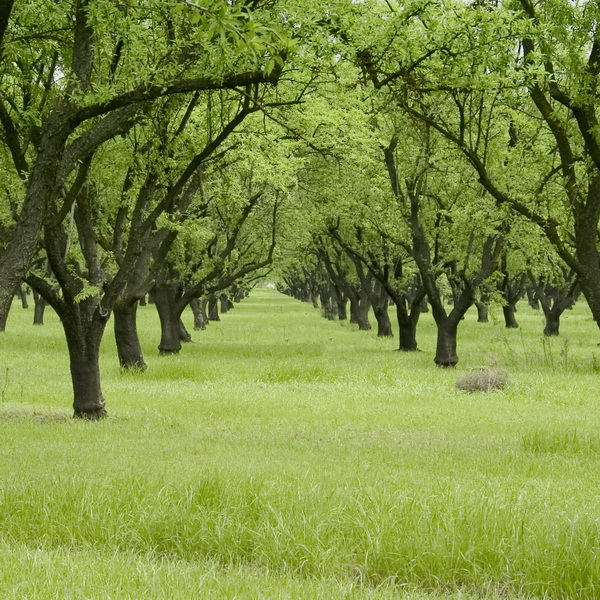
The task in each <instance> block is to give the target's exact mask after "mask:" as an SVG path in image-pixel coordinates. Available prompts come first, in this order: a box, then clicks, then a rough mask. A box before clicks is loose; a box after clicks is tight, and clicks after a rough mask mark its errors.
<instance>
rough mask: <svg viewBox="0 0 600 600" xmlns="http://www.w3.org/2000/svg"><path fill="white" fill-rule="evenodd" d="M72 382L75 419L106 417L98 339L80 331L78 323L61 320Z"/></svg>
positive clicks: (94, 335)
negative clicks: (67, 349)
mask: <svg viewBox="0 0 600 600" xmlns="http://www.w3.org/2000/svg"><path fill="white" fill-rule="evenodd" d="M63 327H64V329H65V336H66V339H67V346H68V348H69V358H70V364H71V379H72V381H73V410H74V415H73V416H75V417H78V418H82V419H90V420H96V419H100V418H102V417H105V416H106V415H107V413H106V409H105V408H104V398H103V396H102V390H101V388H100V364H99V358H100V341H101V339H102V336H101V335H97V334H91V333H88V334H87V335H86V334H85V333H84V332H83V331H82V328H81V325H80V323H78V322H77V321H75V320H73V322H71V321H70V320H65V319H64V318H63Z"/></svg>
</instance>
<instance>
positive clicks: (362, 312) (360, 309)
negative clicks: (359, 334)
mask: <svg viewBox="0 0 600 600" xmlns="http://www.w3.org/2000/svg"><path fill="white" fill-rule="evenodd" d="M370 308H371V303H370V302H369V301H368V300H367V299H366V298H364V297H361V298H360V300H359V301H358V303H357V306H356V322H357V323H358V329H359V330H360V331H369V329H371V323H370V322H369V309H370Z"/></svg>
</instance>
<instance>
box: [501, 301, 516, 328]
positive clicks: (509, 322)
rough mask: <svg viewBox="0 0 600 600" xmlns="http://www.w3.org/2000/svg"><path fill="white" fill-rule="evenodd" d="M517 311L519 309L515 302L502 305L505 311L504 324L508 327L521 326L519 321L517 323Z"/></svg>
mask: <svg viewBox="0 0 600 600" xmlns="http://www.w3.org/2000/svg"><path fill="white" fill-rule="evenodd" d="M516 311H517V309H516V307H515V305H514V304H505V305H504V306H503V307H502V312H503V313H504V325H505V327H507V328H508V329H517V328H518V327H519V323H517V319H516V317H515V312H516Z"/></svg>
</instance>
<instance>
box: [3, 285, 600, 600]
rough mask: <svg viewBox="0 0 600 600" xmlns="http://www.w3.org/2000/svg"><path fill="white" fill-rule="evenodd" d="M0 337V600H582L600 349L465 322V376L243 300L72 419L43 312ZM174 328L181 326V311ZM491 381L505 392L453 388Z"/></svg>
mask: <svg viewBox="0 0 600 600" xmlns="http://www.w3.org/2000/svg"><path fill="white" fill-rule="evenodd" d="M32 318H33V316H32V310H29V311H23V310H21V309H20V308H19V307H18V306H15V307H13V313H12V314H11V316H10V320H9V327H8V331H7V333H5V334H3V335H2V336H1V337H0V598H2V599H4V598H11V599H15V600H16V599H32V600H33V599H35V600H42V599H44V600H47V599H52V598H57V599H59V598H60V599H70V598H73V599H80V598H81V599H83V598H86V599H87V598H93V599H96V598H98V599H100V598H110V599H111V600H112V599H119V600H120V599H125V598H131V599H138V598H199V597H201V598H227V599H229V598H241V599H255V598H290V599H292V598H294V599H296V598H306V599H319V598H323V599H325V598H327V599H337V598H352V599H355V598H356V599H371V598H383V599H387V598H403V599H406V600H409V599H410V600H417V599H419V600H421V599H425V598H427V599H432V598H452V599H459V598H460V599H463V600H467V599H469V600H471V599H475V598H486V599H492V598H528V597H537V598H543V597H546V598H598V597H599V596H600V493H599V492H598V490H599V489H600V487H599V483H600V481H599V479H600V477H599V476H600V468H599V459H600V413H599V407H600V387H599V386H598V378H599V377H600V374H599V373H598V369H600V348H599V346H598V341H600V334H599V332H598V331H597V328H596V327H595V325H594V324H593V322H592V319H591V317H590V315H589V313H588V311H587V309H586V307H585V306H584V305H583V304H581V305H578V306H577V307H576V308H575V309H574V310H573V311H571V312H569V313H568V314H567V315H566V316H565V317H564V318H563V323H562V327H561V336H560V338H558V339H554V340H550V341H544V340H542V336H541V330H542V323H541V317H540V315H539V314H536V313H535V312H534V311H532V310H531V309H530V308H529V307H528V306H526V305H525V304H524V305H523V306H521V307H520V309H519V312H518V319H519V321H520V323H521V325H522V327H521V329H519V330H505V329H504V327H503V324H502V322H501V319H499V316H498V318H497V319H495V320H492V322H490V323H488V324H478V323H476V322H475V313H474V312H473V313H472V314H469V315H468V316H467V318H466V320H465V322H464V324H463V326H462V330H461V332H460V340H459V356H460V359H461V360H460V363H459V367H458V368H457V369H456V370H455V371H451V370H440V369H437V368H435V366H434V365H433V360H432V359H433V350H434V347H435V329H434V327H433V324H432V322H431V317H430V315H424V316H423V321H422V324H421V325H420V329H419V333H418V339H419V345H420V347H421V348H422V350H423V351H422V352H418V353H411V354H406V353H399V352H395V351H394V347H395V344H396V342H395V341H394V340H391V341H390V340H379V339H377V338H376V336H375V334H374V333H372V332H367V333H365V332H358V331H356V330H355V329H354V328H353V327H352V326H350V325H348V324H346V323H338V322H328V321H325V320H324V319H322V318H321V317H320V316H319V312H318V311H317V310H315V309H313V308H312V307H311V306H308V305H304V304H301V303H298V302H296V301H294V300H291V299H289V298H285V297H283V296H281V295H279V294H277V293H276V292H274V291H271V290H258V291H256V292H255V293H254V294H253V296H252V297H251V298H249V299H247V300H246V301H244V302H243V303H242V304H240V305H238V306H237V307H236V308H235V310H233V311H232V312H231V313H229V314H227V315H224V316H223V320H222V321H221V322H220V323H217V324H211V325H210V327H209V329H208V330H207V331H205V332H196V333H195V335H194V339H195V342H194V343H192V344H189V345H186V347H185V348H184V350H183V351H182V353H181V355H180V356H177V357H169V358H161V357H159V356H158V352H157V350H156V346H157V345H158V326H157V318H156V316H155V313H154V310H153V308H152V307H146V308H143V309H141V315H140V332H141V336H142V339H143V343H144V346H145V354H146V361H147V363H148V365H149V369H148V371H147V372H146V373H144V374H122V373H120V371H119V369H118V365H117V361H116V356H115V350H114V342H113V340H112V335H111V334H110V331H109V332H107V335H106V340H105V344H104V346H103V356H102V371H103V378H104V379H103V390H104V394H105V397H106V400H107V408H108V410H109V413H110V418H109V419H107V420H105V421H103V422H100V423H82V422H75V421H73V420H72V419H70V418H69V415H70V412H71V411H70V403H71V399H70V398H71V390H70V381H69V375H68V361H67V356H66V347H65V344H64V342H63V340H62V334H61V330H60V325H59V323H58V322H57V319H56V317H55V316H54V315H52V314H48V315H47V324H46V325H45V326H43V327H33V326H32V325H31V324H30V323H31V319H32ZM186 318H187V319H188V320H190V321H191V315H189V316H187V317H186ZM490 362H492V363H499V364H500V365H502V366H504V367H505V368H507V369H508V370H509V372H510V384H509V386H508V387H507V388H506V389H504V390H502V391H495V392H490V393H485V394H468V393H465V392H460V391H458V390H456V389H455V387H454V383H455V381H456V378H457V377H458V376H460V375H461V374H464V372H465V371H466V370H468V369H469V368H471V367H473V366H477V365H482V364H483V365H485V364H488V363H490Z"/></svg>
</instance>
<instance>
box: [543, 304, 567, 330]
mask: <svg viewBox="0 0 600 600" xmlns="http://www.w3.org/2000/svg"><path fill="white" fill-rule="evenodd" d="M562 312H563V311H558V310H556V311H555V310H551V311H549V312H548V313H547V314H546V315H545V318H546V323H545V326H544V335H547V336H553V335H558V330H559V328H560V315H561V314H562Z"/></svg>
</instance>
